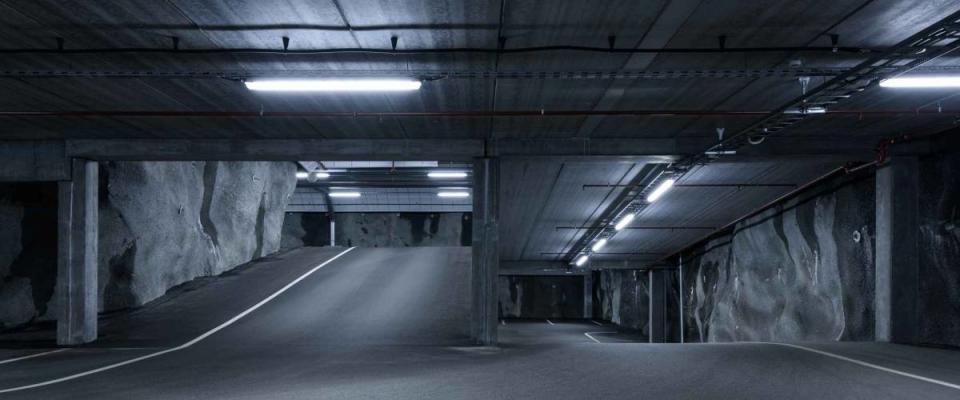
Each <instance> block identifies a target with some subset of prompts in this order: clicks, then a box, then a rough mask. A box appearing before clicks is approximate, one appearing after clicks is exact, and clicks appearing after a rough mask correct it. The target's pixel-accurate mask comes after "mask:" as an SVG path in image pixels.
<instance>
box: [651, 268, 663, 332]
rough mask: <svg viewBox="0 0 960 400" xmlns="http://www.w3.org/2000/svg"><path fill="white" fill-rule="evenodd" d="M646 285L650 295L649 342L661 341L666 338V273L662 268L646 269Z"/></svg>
mask: <svg viewBox="0 0 960 400" xmlns="http://www.w3.org/2000/svg"><path fill="white" fill-rule="evenodd" d="M647 277H648V279H649V285H648V286H647V287H648V289H649V291H648V295H649V296H650V301H649V306H650V312H649V313H648V316H649V318H650V320H649V326H650V343H663V342H665V341H666V340H667V334H666V333H667V316H666V314H667V312H666V311H667V298H666V296H667V290H666V289H667V285H666V283H667V279H666V278H667V274H666V272H665V271H664V270H653V269H651V270H648V271H647Z"/></svg>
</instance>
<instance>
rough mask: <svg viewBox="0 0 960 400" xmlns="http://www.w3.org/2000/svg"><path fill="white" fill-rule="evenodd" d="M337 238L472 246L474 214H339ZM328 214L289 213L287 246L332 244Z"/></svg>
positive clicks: (346, 242) (350, 242) (352, 242)
mask: <svg viewBox="0 0 960 400" xmlns="http://www.w3.org/2000/svg"><path fill="white" fill-rule="evenodd" d="M335 218H336V240H337V244H338V245H341V246H359V247H410V246H470V244H471V237H472V236H471V235H472V224H471V219H470V213H337V214H335ZM329 221H330V220H329V217H327V215H326V214H325V213H287V218H286V219H285V220H284V223H283V247H284V248H292V247H299V246H328V245H329V244H330V222H329Z"/></svg>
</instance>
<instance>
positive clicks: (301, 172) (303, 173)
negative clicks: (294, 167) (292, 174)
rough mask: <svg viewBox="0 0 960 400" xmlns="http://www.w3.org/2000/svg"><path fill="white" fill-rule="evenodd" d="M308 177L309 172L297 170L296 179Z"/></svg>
mask: <svg viewBox="0 0 960 400" xmlns="http://www.w3.org/2000/svg"><path fill="white" fill-rule="evenodd" d="M309 177H310V173H309V172H304V171H297V179H307V178H309Z"/></svg>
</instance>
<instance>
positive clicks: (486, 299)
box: [470, 158, 500, 346]
mask: <svg viewBox="0 0 960 400" xmlns="http://www.w3.org/2000/svg"><path fill="white" fill-rule="evenodd" d="M499 187H500V168H499V160H497V159H496V158H479V159H476V160H475V161H474V163H473V269H472V274H471V298H472V316H471V326H470V328H471V329H470V332H471V336H472V337H473V339H474V340H476V342H477V343H479V344H482V345H486V346H491V345H495V344H497V319H498V315H497V314H498V305H497V301H498V298H497V279H498V276H497V275H498V274H499V270H500V248H499V232H498V229H499V218H500V204H499V203H500V201H499V198H498V195H499Z"/></svg>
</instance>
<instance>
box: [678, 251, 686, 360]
mask: <svg viewBox="0 0 960 400" xmlns="http://www.w3.org/2000/svg"><path fill="white" fill-rule="evenodd" d="M677 275H678V279H679V281H680V282H679V284H678V286H679V288H680V306H679V307H678V308H679V309H680V343H683V342H684V341H683V336H684V332H683V308H684V307H685V305H684V304H683V290H684V289H683V254H680V258H679V260H678V261H677Z"/></svg>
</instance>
